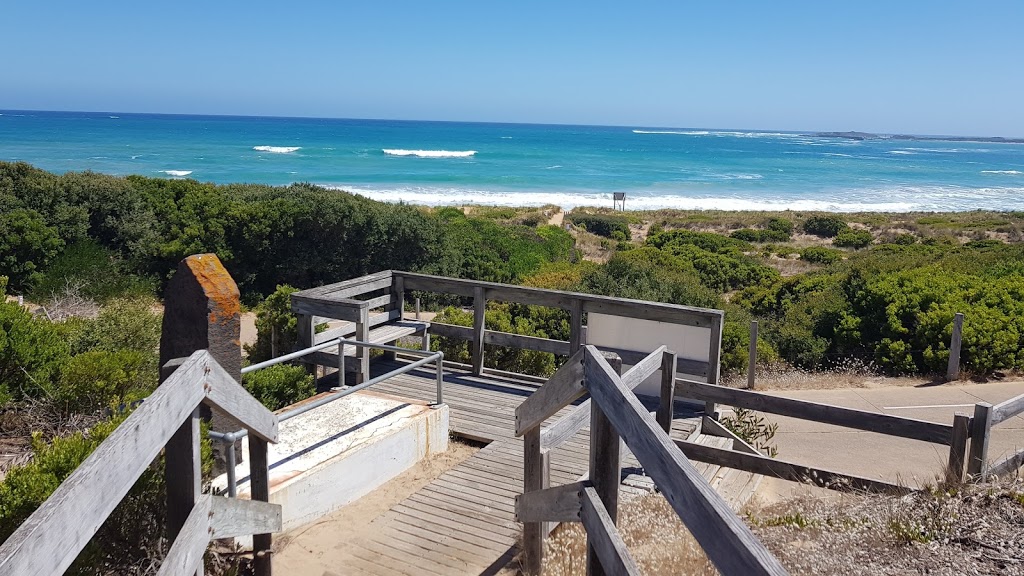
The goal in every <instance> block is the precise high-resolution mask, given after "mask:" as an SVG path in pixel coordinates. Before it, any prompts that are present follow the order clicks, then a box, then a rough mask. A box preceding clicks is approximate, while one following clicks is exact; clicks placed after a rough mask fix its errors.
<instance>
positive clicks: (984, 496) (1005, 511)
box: [749, 480, 1024, 576]
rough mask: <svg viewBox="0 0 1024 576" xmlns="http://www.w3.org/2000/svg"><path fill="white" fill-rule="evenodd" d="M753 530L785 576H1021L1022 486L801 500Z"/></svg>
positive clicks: (770, 513)
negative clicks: (1010, 575)
mask: <svg viewBox="0 0 1024 576" xmlns="http://www.w3.org/2000/svg"><path fill="white" fill-rule="evenodd" d="M749 522H750V523H751V524H752V525H753V527H754V531H755V533H756V534H757V535H758V537H759V538H760V539H761V541H762V542H764V544H765V545H766V546H767V547H768V549H769V550H771V551H772V552H773V553H774V554H775V555H776V557H778V558H779V560H780V561H782V563H783V564H784V565H785V566H786V568H787V569H788V570H789V571H790V573H792V574H794V575H796V574H842V575H844V576H846V575H851V576H852V575H861V574H863V575H869V574H870V575H872V576H874V575H883V576H884V575H904V574H950V575H953V574H957V575H959V574H1021V573H1024V484H1022V483H1021V482H1020V481H1019V480H1014V481H1006V482H1003V483H997V484H981V485H966V486H962V487H954V488H950V489H945V490H942V489H934V490H930V491H924V492H920V493H916V494H911V495H908V496H902V497H897V496H881V495H846V496H843V497H842V498H839V499H836V500H822V499H814V498H799V499H794V500H791V501H788V502H784V503H780V504H776V505H774V506H771V507H769V508H766V509H764V510H761V511H759V512H757V513H755V514H751V515H750V517H749Z"/></svg>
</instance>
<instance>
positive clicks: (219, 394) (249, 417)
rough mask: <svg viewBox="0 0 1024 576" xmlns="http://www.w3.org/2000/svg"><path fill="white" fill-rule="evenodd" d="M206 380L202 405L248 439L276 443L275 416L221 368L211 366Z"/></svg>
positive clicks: (215, 365) (211, 363) (214, 363)
mask: <svg viewBox="0 0 1024 576" xmlns="http://www.w3.org/2000/svg"><path fill="white" fill-rule="evenodd" d="M205 376H206V377H205V381H206V399H205V400H203V402H204V403H205V404H209V405H211V406H213V407H214V408H217V409H219V410H221V411H222V412H223V413H224V416H225V417H227V418H228V419H230V420H233V421H234V422H237V423H238V424H239V425H240V426H242V427H243V428H246V429H248V430H249V434H250V435H256V436H258V437H260V438H262V439H264V440H269V441H270V442H277V416H275V415H274V413H273V412H271V411H270V410H268V409H267V407H266V406H264V405H263V404H260V402H259V400H257V399H255V398H253V397H252V395H251V394H249V392H248V391H247V390H246V389H245V388H243V387H242V385H241V384H239V383H238V382H237V381H235V379H234V378H232V377H231V375H230V374H228V372H227V370H224V369H223V368H221V367H220V364H217V363H216V362H210V365H209V367H208V371H207V373H206V375H205Z"/></svg>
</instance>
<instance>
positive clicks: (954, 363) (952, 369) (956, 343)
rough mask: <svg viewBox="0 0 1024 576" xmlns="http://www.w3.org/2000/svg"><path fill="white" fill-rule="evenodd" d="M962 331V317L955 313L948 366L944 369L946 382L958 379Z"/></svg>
mask: <svg viewBox="0 0 1024 576" xmlns="http://www.w3.org/2000/svg"><path fill="white" fill-rule="evenodd" d="M963 329H964V315H963V314H961V313H959V312H957V313H956V316H953V336H952V337H951V338H950V340H949V366H947V367H946V380H947V381H949V380H957V379H959V378H960V340H961V337H962V335H963Z"/></svg>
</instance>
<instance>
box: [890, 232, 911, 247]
mask: <svg viewBox="0 0 1024 576" xmlns="http://www.w3.org/2000/svg"><path fill="white" fill-rule="evenodd" d="M888 243H889V244H898V245H900V246H910V245H911V244H917V236H914V235H913V234H897V235H895V236H893V237H892V238H890V239H889V240H888Z"/></svg>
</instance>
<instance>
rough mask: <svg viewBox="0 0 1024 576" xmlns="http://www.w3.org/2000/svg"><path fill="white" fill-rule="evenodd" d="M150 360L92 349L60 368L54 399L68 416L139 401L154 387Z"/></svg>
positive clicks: (128, 352)
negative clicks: (58, 384)
mask: <svg viewBox="0 0 1024 576" xmlns="http://www.w3.org/2000/svg"><path fill="white" fill-rule="evenodd" d="M150 368H151V358H148V357H147V356H146V355H145V354H143V353H141V352H137V351H133V350H118V351H115V352H110V351H106V350H91V351H89V352H84V353H82V354H79V355H77V356H73V357H71V358H70V359H69V360H68V361H67V362H66V363H65V364H64V365H63V366H62V368H61V373H60V386H58V387H57V389H56V393H55V394H54V400H56V402H57V403H58V404H59V405H61V407H62V408H63V409H64V410H65V411H67V412H69V413H83V414H89V413H93V412H95V411H97V410H101V409H103V408H116V407H118V406H121V405H126V404H130V403H131V402H134V401H136V400H141V399H142V398H145V397H146V396H148V395H149V393H150V392H152V391H153V388H154V387H155V386H156V378H155V374H153V373H152V371H151V370H149V369H150Z"/></svg>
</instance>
